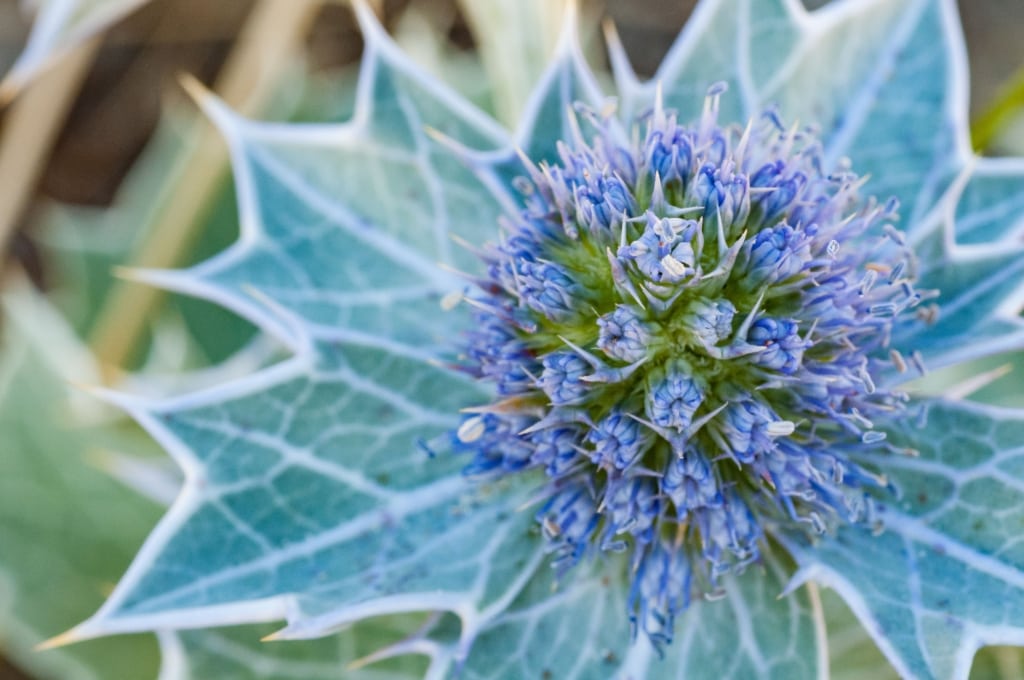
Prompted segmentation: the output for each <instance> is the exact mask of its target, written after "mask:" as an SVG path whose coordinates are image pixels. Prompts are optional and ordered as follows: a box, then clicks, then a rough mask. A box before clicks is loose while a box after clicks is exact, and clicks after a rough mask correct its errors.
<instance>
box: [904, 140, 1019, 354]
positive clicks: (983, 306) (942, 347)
mask: <svg viewBox="0 0 1024 680" xmlns="http://www.w3.org/2000/svg"><path fill="white" fill-rule="evenodd" d="M1022 191H1024V164H1022V163H1021V162H1020V161H1019V160H1017V159H1010V160H992V159H980V160H978V161H976V163H975V165H974V167H973V168H969V169H968V171H966V172H965V173H964V174H963V176H962V177H961V178H960V180H958V181H957V182H956V183H954V185H953V187H952V188H951V190H950V192H949V193H948V195H947V196H946V197H945V199H944V201H943V204H942V206H941V209H940V210H938V211H936V219H935V220H934V222H933V223H932V224H931V225H930V226H928V227H927V228H926V229H924V230H922V231H921V232H919V233H918V234H917V236H916V238H914V241H915V242H914V252H915V254H916V256H917V258H918V261H919V282H918V287H919V288H921V289H933V290H937V291H938V292H939V296H938V298H936V299H935V300H934V301H933V304H935V305H937V307H938V310H937V311H938V315H937V318H935V319H934V320H931V321H930V322H929V323H914V324H905V325H904V326H903V327H902V328H899V329H897V331H896V332H895V334H894V340H893V341H894V344H895V345H896V346H897V347H900V348H901V349H903V350H905V351H907V352H910V351H915V350H916V351H919V352H921V354H922V355H923V356H924V358H925V363H926V365H928V366H929V367H940V366H946V365H949V364H954V363H958V362H962V361H966V360H968V359H973V358H976V357H983V356H987V355H992V354H998V353H1000V352H1008V351H1012V350H1017V349H1020V348H1022V347H1024V319H1022V318H1021V308H1022V306H1024V298H1022V294H1024V243H1021V242H1020V239H1019V234H1020V231H1021V227H1022V224H1024V201H1022V199H1021V196H1022V195H1024V194H1022Z"/></svg>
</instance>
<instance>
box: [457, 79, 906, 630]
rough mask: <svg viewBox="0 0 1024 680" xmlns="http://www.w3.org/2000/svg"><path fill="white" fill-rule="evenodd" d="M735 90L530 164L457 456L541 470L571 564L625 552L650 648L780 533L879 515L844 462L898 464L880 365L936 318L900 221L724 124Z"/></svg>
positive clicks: (495, 276)
mask: <svg viewBox="0 0 1024 680" xmlns="http://www.w3.org/2000/svg"><path fill="white" fill-rule="evenodd" d="M721 91H722V89H721V88H720V87H714V88H712V90H711V91H710V93H709V95H708V98H707V102H706V106H705V112H704V115H703V116H702V117H701V119H700V120H698V121H696V123H694V124H692V125H683V124H680V123H679V121H678V120H677V119H676V117H675V116H674V115H673V114H672V113H670V112H668V111H665V110H663V109H662V108H661V107H660V106H656V107H655V109H654V111H653V112H651V113H650V114H649V115H648V116H647V117H646V119H645V120H643V121H641V123H640V125H641V126H642V128H643V133H642V134H638V135H636V136H635V137H636V138H638V140H639V141H637V142H628V141H626V140H627V139H629V135H626V134H623V133H622V132H621V131H620V130H619V129H618V128H617V127H616V124H615V123H614V121H612V120H601V119H598V118H596V117H595V120H596V121H597V124H596V127H595V133H594V136H593V139H592V141H591V142H589V143H585V142H583V141H580V140H577V142H576V143H575V144H572V145H569V144H562V145H561V146H560V160H559V162H558V163H553V164H541V165H540V166H534V165H532V164H528V165H527V168H526V171H527V173H528V182H525V183H524V197H523V198H524V207H523V209H522V211H521V213H519V214H517V215H514V216H511V219H510V220H509V221H508V223H507V225H506V227H505V232H504V234H503V238H502V240H501V242H500V243H498V244H496V245H493V246H491V247H490V248H489V249H488V250H486V251H485V254H484V257H485V260H486V264H487V267H488V272H489V279H488V281H486V283H485V285H483V286H482V290H481V291H480V292H479V293H478V294H477V296H476V297H477V299H476V300H475V302H476V307H477V309H478V312H477V321H478V324H479V327H480V330H478V331H476V332H474V333H473V334H471V335H469V336H468V342H467V348H466V353H465V364H466V367H467V369H468V370H470V371H471V372H472V373H473V374H474V375H476V376H477V377H479V378H480V379H481V380H484V381H488V382H492V383H494V385H495V388H496V390H495V391H496V393H497V395H498V396H497V398H496V402H495V403H493V404H491V405H484V406H483V407H481V409H480V410H481V411H482V412H484V413H486V414H487V415H486V416H485V417H481V416H474V417H473V419H472V421H471V422H472V427H470V428H469V429H470V435H471V436H465V435H462V436H461V437H460V438H461V439H462V442H463V444H464V445H466V446H467V447H469V448H470V449H471V450H472V451H473V454H474V463H473V465H472V467H473V468H474V469H477V470H494V469H499V470H503V471H509V470H522V469H524V468H540V469H542V470H544V471H545V473H546V475H547V477H548V483H547V491H546V495H547V496H548V500H547V502H546V504H545V505H544V507H543V508H542V509H541V511H540V512H539V513H538V520H539V521H540V522H541V524H542V526H543V528H544V533H545V535H546V536H547V539H548V541H549V542H550V545H551V549H552V551H553V552H554V553H555V554H556V563H557V564H558V565H559V567H560V568H562V569H567V568H568V567H571V566H572V565H573V564H575V563H576V562H578V561H579V560H580V559H582V558H584V557H585V556H587V555H601V554H603V553H605V552H609V551H627V552H629V554H630V563H631V565H632V573H633V589H632V598H631V600H632V603H631V615H632V617H633V620H634V621H635V623H636V627H637V628H638V629H640V630H643V631H644V632H645V633H646V634H647V635H648V636H650V637H651V639H652V640H655V641H663V640H668V639H670V637H671V629H672V626H671V621H672V619H673V617H674V616H675V615H676V613H677V612H678V611H679V610H680V609H681V608H683V607H685V606H686V604H687V603H688V602H689V601H690V599H691V597H693V596H694V595H699V594H700V593H701V592H710V591H713V590H715V589H716V588H717V587H718V583H719V580H720V578H721V577H722V576H723V575H724V574H727V573H730V572H734V571H739V570H742V569H743V568H744V567H745V566H747V565H749V564H751V563H752V562H755V561H757V560H758V559H759V557H760V553H761V550H762V547H763V544H764V540H765V536H766V535H767V534H770V533H772V532H774V531H810V532H815V531H825V530H827V529H828V528H829V527H831V526H834V525H835V524H836V523H837V522H840V521H853V522H857V521H863V520H865V519H866V518H868V517H869V516H870V499H869V497H868V496H867V491H866V488H865V487H867V486H870V485H872V484H878V483H880V480H879V479H878V478H877V477H876V476H874V475H872V474H871V473H870V471H867V470H862V469H861V468H860V467H858V466H857V465H856V464H855V463H854V462H853V461H852V460H851V459H850V458H849V457H848V456H847V455H845V454H844V451H849V450H850V449H851V447H871V446H884V444H882V443H881V439H882V437H881V435H880V434H879V433H877V432H876V431H875V430H874V429H873V424H872V419H874V418H879V417H886V416H889V415H891V414H893V413H897V412H899V410H900V409H901V408H902V404H903V401H904V397H903V396H902V395H900V394H896V393H892V392H889V391H886V390H881V389H878V388H877V387H876V382H877V381H876V380H875V378H874V377H873V376H874V375H876V374H877V372H878V368H879V365H880V360H879V359H877V358H876V357H877V356H878V355H879V353H880V350H883V348H885V347H886V345H887V344H888V342H889V336H890V331H891V328H892V325H893V323H894V319H895V318H896V317H897V316H899V314H900V313H902V312H903V311H904V310H905V309H908V308H910V307H913V306H915V305H916V304H917V303H918V302H919V301H920V300H921V298H922V296H921V295H919V294H918V293H917V292H916V291H915V290H914V288H913V285H912V279H911V270H912V267H909V266H908V258H907V255H906V253H905V251H904V249H903V248H902V246H901V244H900V243H899V242H898V240H897V239H896V238H894V237H893V233H894V232H893V231H892V229H891V227H890V225H889V222H891V221H892V220H894V219H895V217H896V215H895V210H896V206H895V204H894V203H892V202H890V203H888V204H883V205H880V204H878V203H877V202H876V201H875V200H874V199H871V198H867V199H864V198H862V197H860V196H859V195H858V188H859V187H860V186H861V184H862V183H861V182H860V180H859V178H858V177H857V176H856V175H854V174H853V173H852V172H849V171H848V170H847V169H845V168H844V169H841V170H840V171H839V172H835V173H831V174H828V173H825V172H824V171H823V170H822V167H823V163H822V161H821V149H820V147H819V146H818V144H817V143H816V141H815V137H814V135H813V133H812V132H810V131H807V130H800V129H797V128H785V127H783V126H781V125H780V124H779V122H778V118H777V116H775V115H774V114H773V113H772V112H768V113H766V114H765V115H764V116H762V117H760V118H759V119H757V120H753V121H750V122H749V123H747V124H746V125H745V126H744V127H725V126H722V125H720V124H719V122H718V119H717V116H718V113H717V112H718V97H719V95H720V94H721ZM465 427H466V426H464V428H465Z"/></svg>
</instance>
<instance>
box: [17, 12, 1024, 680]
mask: <svg viewBox="0 0 1024 680" xmlns="http://www.w3.org/2000/svg"><path fill="white" fill-rule="evenodd" d="M371 4H372V5H373V6H374V9H375V11H376V12H377V13H378V15H379V17H380V18H381V19H382V20H383V22H384V23H385V25H386V27H387V28H388V30H389V32H391V34H392V35H394V36H395V37H396V39H397V40H398V42H399V43H400V44H401V45H402V47H403V48H404V49H406V50H407V51H408V52H409V53H410V54H411V55H412V56H413V57H414V58H415V59H416V60H417V61H418V62H419V63H420V64H421V65H423V66H425V67H426V68H427V69H429V70H430V71H432V72H434V73H435V74H437V75H439V76H440V77H441V78H443V79H444V80H446V81H447V82H449V84H451V85H452V86H453V87H455V88H456V89H459V90H460V91H461V92H462V93H463V94H464V95H466V96H467V97H469V98H470V99H472V100H473V101H474V102H476V103H477V104H479V105H480V106H481V107H483V108H484V109H486V110H488V111H489V112H491V113H492V114H493V115H495V116H496V117H497V118H498V119H499V120H501V121H502V122H504V123H506V124H507V125H513V124H514V122H515V120H516V116H517V115H518V113H519V110H520V108H521V105H522V101H523V99H524V97H525V94H526V92H527V91H528V89H529V86H530V84H531V83H532V82H533V80H534V79H535V78H536V77H537V75H538V73H539V72H540V70H541V69H542V67H543V64H544V60H545V58H546V57H547V55H548V54H549V52H550V50H551V48H552V47H553V45H554V40H555V38H556V36H557V32H558V30H557V29H558V25H559V23H560V22H559V18H560V16H561V7H562V5H563V3H562V2H560V1H558V0H377V2H374V3H371ZM693 4H694V3H693V2H691V1H690V0H604V1H601V0H585V1H584V2H583V16H584V25H585V42H586V49H587V51H588V56H589V57H590V58H591V60H592V63H594V64H595V66H598V67H602V68H603V66H604V64H605V59H604V57H603V54H604V49H605V48H604V44H603V38H602V37H601V31H600V30H599V25H600V20H601V18H602V17H610V18H611V19H612V20H613V21H614V23H615V25H616V26H617V29H618V32H619V35H620V36H621V39H622V42H623V43H624V46H625V48H626V51H627V52H628V54H629V56H630V57H631V59H632V61H633V65H634V67H635V68H636V70H637V71H638V73H639V74H640V75H651V74H652V73H653V72H654V70H655V69H656V67H657V64H658V63H659V62H660V60H661V58H662V56H663V55H664V53H665V51H666V50H667V49H668V47H669V45H670V44H671V42H672V41H673V40H674V39H675V37H676V35H677V33H678V31H679V29H680V27H681V26H682V25H683V23H684V22H685V20H686V18H687V16H688V15H689V13H690V11H691V10H692V5H693ZM807 4H808V5H810V6H816V5H821V4H825V3H824V2H819V1H817V0H807ZM960 10H961V14H962V17H963V22H964V27H965V31H966V36H967V44H968V51H969V54H970V65H971V81H972V89H971V119H972V126H973V129H972V136H973V142H974V145H975V147H976V149H978V150H979V152H981V153H985V154H992V155H1000V154H1010V153H1024V40H1021V38H1020V35H1021V30H1022V28H1024V2H1022V1H1021V0H962V1H961V2H960ZM538 26H540V27H541V30H538ZM498 40H503V41H506V42H508V41H512V42H514V43H515V45H516V46H517V49H519V50H520V52H519V55H520V59H517V60H513V61H509V60H508V59H503V58H501V55H498V54H496V53H494V52H493V51H489V50H488V49H487V46H488V45H493V44H495V43H496V42H497V41H498ZM478 45H480V46H483V49H482V50H480V51H478V49H477V46H478ZM361 49H362V40H361V38H360V35H359V31H358V29H357V27H356V25H355V21H354V18H353V16H352V13H351V11H350V10H349V9H348V8H347V7H345V6H344V5H342V4H335V3H319V2H315V1H314V0H216V1H214V2H211V1H210V0H148V1H147V0H35V1H32V0H28V1H25V2H19V1H18V0H0V78H3V80H2V81H0V252H2V256H0V264H2V271H0V277H2V281H0V285H2V286H3V288H4V290H5V295H4V301H5V302H4V314H3V323H4V329H3V332H4V335H5V342H4V345H3V348H2V351H0V383H2V386H3V387H2V389H0V678H2V679H4V680H6V679H13V678H39V679H46V678H56V679H60V680H69V679H70V680H75V679H77V678H83V679H84V678H98V679H100V680H108V679H111V680H121V679H122V678H124V679H125V680H132V679H134V678H153V677H156V676H157V673H158V672H159V670H158V668H159V656H158V653H157V645H156V642H155V641H154V640H153V639H152V638H151V637H147V636H136V637H128V638H123V639H119V640H114V641H110V640H104V641H96V642H90V643H86V644H84V645H78V646H75V647H72V648H70V649H68V650H56V651H49V652H42V653H34V652H32V651H31V648H32V647H33V645H35V644H37V643H38V642H40V641H41V640H43V639H45V638H46V637H49V636H51V635H54V634H56V633H59V632H61V631H62V630H64V629H66V628H68V627H69V626H70V625H73V624H74V623H76V622H77V621H78V620H81V619H82V618H83V617H85V616H87V615H88V614H89V613H91V612H92V611H93V610H94V609H95V607H96V606H97V605H98V603H99V602H101V601H102V598H103V595H104V593H105V592H106V591H108V590H109V588H110V585H111V583H113V581H114V580H116V579H117V578H118V576H119V575H120V574H121V573H122V571H123V569H124V567H125V565H126V564H127V561H128V560H129V559H130V557H131V555H132V554H133V553H134V551H135V550H136V549H137V547H138V545H139V544H140V543H141V541H142V539H143V537H144V536H145V535H146V533H147V532H148V530H149V529H150V528H151V527H152V525H153V524H154V523H155V521H156V519H157V518H158V517H159V515H160V512H161V509H162V507H163V506H164V505H165V504H166V503H167V502H168V500H169V499H170V498H172V497H173V494H174V492H175V490H176V485H177V479H176V476H175V474H176V473H175V472H174V471H173V470H172V469H170V467H169V466H168V465H167V463H166V462H165V459H164V458H163V457H162V456H161V454H160V453H159V452H157V451H155V450H154V446H153V444H152V443H150V442H149V441H148V440H147V439H146V438H145V437H144V436H143V435H141V433H139V432H138V431H136V430H135V428H134V427H133V426H132V425H131V424H129V423H126V422H124V421H123V419H121V418H120V417H119V416H118V415H116V414H112V413H109V412H107V411H106V410H104V409H103V408H101V407H99V406H98V405H97V404H95V403H93V402H92V400H90V399H89V398H87V397H83V395H81V394H77V393H69V392H68V390H67V389H66V384H67V382H68V381H77V382H84V383H87V384H96V383H106V384H113V385H118V386H125V385H130V386H131V387H132V389H134V390H135V391H140V390H141V391H146V390H150V391H157V392H161V391H163V392H166V391H167V390H175V389H182V388H183V387H193V386H195V385H198V384H203V382H204V381H205V382H209V381H210V380H212V379H215V378H217V377H219V376H221V375H223V372H224V371H231V370H234V371H244V370H246V367H248V366H252V365H256V364H258V363H260V362H261V361H265V360H266V358H267V357H268V356H270V355H272V353H273V351H274V350H273V348H269V347H267V346H266V345H265V343H264V341H263V340H262V339H260V338H258V337H256V335H255V330H254V329H253V328H251V327H250V326H248V325H247V324H246V323H245V322H243V321H241V320H239V319H237V318H235V317H233V316H231V315H230V314H228V313H227V312H224V311H222V310H220V309H217V308H215V307H213V306H211V305H208V304H206V303H202V302H198V301H195V300H189V299H184V298H181V297H178V296H167V295H162V294H158V293H156V292H154V291H153V290H151V289H149V288H147V287H144V286H141V285H137V284H135V283H132V282H131V281H129V280H126V279H124V278H116V277H114V276H113V275H112V272H113V271H114V268H115V267H118V266H133V267H139V266H141V267H158V268H165V267H177V266H183V265H187V264H191V263H194V262H198V261H200V260H202V259H205V258H206V257H208V256H209V255H210V254H212V253H214V252H217V251H219V250H220V249H222V248H223V247H224V246H226V245H227V244H229V243H230V242H231V241H232V240H233V239H234V237H235V235H236V232H237V227H236V222H237V216H236V213H235V205H234V195H233V189H232V186H231V182H230V174H229V170H228V167H227V163H226V151H225V149H224V147H223V145H222V143H221V141H220V140H219V138H218V137H217V135H216V133H215V132H214V131H213V130H212V128H211V127H210V126H209V125H208V123H206V122H205V121H204V120H203V119H202V118H201V116H199V115H198V113H197V112H196V108H195V106H194V105H193V104H192V103H191V101H190V100H189V98H188V97H187V96H186V95H185V92H184V89H183V87H182V85H181V83H180V80H181V77H182V74H188V75H190V76H192V77H194V78H195V79H196V80H198V81H199V82H200V83H202V84H203V85H205V87H207V88H209V89H211V90H213V91H214V92H216V93H217V94H219V95H220V96H221V97H222V98H224V99H225V100H226V101H227V102H228V103H230V104H231V105H232V106H233V107H235V108H237V109H239V110H241V111H243V112H244V113H246V114H247V115H250V116H254V117H259V118H265V119H272V120H292V121H308V120H331V121H340V120H344V119H346V117H347V116H348V115H349V114H350V112H351V107H352V102H353V96H354V92H353V85H354V82H355V77H356V66H357V62H358V59H359V56H360V53H361ZM4 74H6V76H4ZM488 82H491V83H499V84H500V85H499V86H498V87H493V88H492V87H488V86H487V83H488ZM92 356H95V357H96V358H97V359H98V362H95V361H93V360H92V358H91V357H92ZM224 361H228V365H227V367H226V368H222V369H211V368H210V367H212V366H215V365H219V364H221V363H222V362H224ZM210 371H218V372H217V373H213V374H211V372H210ZM140 376H144V377H140ZM128 453H130V454H131V455H127V454H128ZM829 610H830V616H831V617H832V618H833V619H834V622H835V625H834V626H833V627H832V636H833V640H832V645H831V647H832V652H833V656H834V657H835V659H836V661H837V672H836V673H835V677H840V678H842V677H847V678H856V677H886V676H891V671H889V670H887V665H886V664H885V662H884V660H883V659H882V658H881V657H880V655H879V654H878V652H877V651H876V650H874V648H873V646H872V644H871V643H870V641H868V640H867V639H866V638H865V637H864V635H863V633H862V632H861V631H859V629H858V627H857V626H856V625H855V623H854V622H852V620H851V618H850V615H849V613H848V612H846V611H845V610H844V609H843V608H842V606H841V605H840V604H838V603H837V602H832V601H830V603H829ZM383 627H384V628H385V629H387V628H388V626H387V624H385V625H384V626H383ZM392 632H394V631H389V630H384V632H383V633H381V632H380V631H376V632H375V633H374V635H377V636H380V635H383V636H385V637H386V636H387V635H388V634H390V633H392ZM258 637H259V636H258V635H254V634H253V632H252V631H251V630H247V631H245V634H244V635H243V634H240V633H238V632H237V631H230V630H229V631H221V632H214V633H211V634H208V635H198V634H197V635H181V636H165V637H163V638H162V639H161V641H160V644H161V646H162V647H163V651H164V654H165V656H166V655H168V654H175V653H180V654H188V655H189V658H190V660H191V661H190V664H191V666H190V667H191V668H192V672H193V677H203V678H207V677H208V678H227V677H239V678H243V677H255V676H250V675H246V674H245V673H247V672H249V670H246V671H243V670H242V668H241V666H239V667H233V666H232V665H231V659H232V658H236V657H237V656H238V655H239V654H241V655H243V656H244V655H250V656H251V655H253V654H260V655H265V657H266V658H265V659H264V660H265V664H264V666H263V667H264V668H265V669H268V670H267V673H266V674H265V675H260V676H259V677H267V678H269V677H299V678H306V677H308V678H314V677H321V675H318V674H317V673H319V672H320V670H317V671H316V672H313V671H312V670H309V671H302V672H301V673H300V674H299V675H295V674H294V673H295V672H296V671H295V668H296V666H295V665H294V664H298V663H303V664H309V663H313V662H315V663H317V664H322V666H315V668H317V669H321V670H323V672H324V675H323V677H336V676H335V675H334V673H335V672H336V669H337V668H338V665H337V659H338V658H352V655H353V654H355V653H357V652H358V650H359V649H361V645H363V638H359V637H358V635H357V636H354V637H353V636H349V637H348V638H346V639H345V640H344V641H338V640H331V641H327V642H326V643H324V644H316V643H314V644H310V645H293V646H291V647H290V648H289V649H288V651H286V652H285V651H280V652H279V651H278V650H279V649H280V648H281V647H282V646H280V645H277V646H272V647H273V650H272V651H267V649H266V647H264V648H252V646H251V642H250V641H251V640H252V639H258ZM375 639H376V638H375ZM366 644H367V645H369V644H370V643H368V642H367V643H366ZM247 645H248V646H247ZM370 648H372V647H370ZM197 668H205V669H207V670H205V671H196V669H197ZM232 668H234V671H232V672H229V671H230V669H232ZM302 668H307V669H309V668H314V667H312V666H308V665H307V666H302ZM844 669H846V670H844ZM174 673H175V671H174V670H173V669H169V668H168V667H167V665H166V662H165V666H164V668H163V672H162V674H161V676H160V677H161V680H172V678H180V677H186V676H184V675H175V674H174ZM196 673H199V674H198V675H196ZM232 673H234V674H232ZM844 673H845V675H844ZM972 677H976V678H1020V677H1024V665H1022V664H1021V659H1020V657H1019V655H1018V654H1017V653H1016V652H1014V651H1010V650H993V651H989V652H986V654H984V655H983V657H982V658H981V659H980V660H979V663H978V664H977V667H976V669H975V672H974V675H973V676H972Z"/></svg>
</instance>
